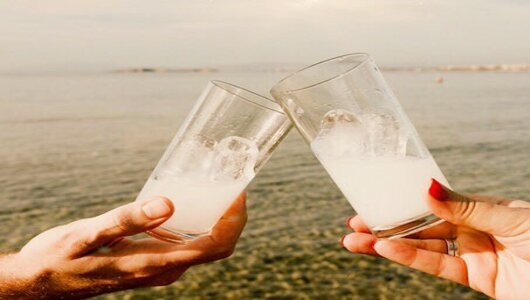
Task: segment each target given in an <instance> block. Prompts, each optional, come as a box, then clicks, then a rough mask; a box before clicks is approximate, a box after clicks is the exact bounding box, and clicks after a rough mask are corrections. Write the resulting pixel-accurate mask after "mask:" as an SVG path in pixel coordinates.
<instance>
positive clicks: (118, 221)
mask: <svg viewBox="0 0 530 300" xmlns="http://www.w3.org/2000/svg"><path fill="white" fill-rule="evenodd" d="M111 216H112V222H113V224H114V227H116V229H118V230H119V231H121V232H126V231H128V230H129V229H130V228H131V227H133V225H134V223H133V221H132V218H131V217H130V216H128V215H127V214H124V213H121V212H119V211H117V210H115V211H113V212H112V214H111Z"/></svg>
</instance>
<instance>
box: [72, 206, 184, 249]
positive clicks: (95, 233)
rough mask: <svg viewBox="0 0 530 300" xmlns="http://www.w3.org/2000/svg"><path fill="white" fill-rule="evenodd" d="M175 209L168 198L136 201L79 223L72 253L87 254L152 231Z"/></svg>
mask: <svg viewBox="0 0 530 300" xmlns="http://www.w3.org/2000/svg"><path fill="white" fill-rule="evenodd" d="M173 211H174V208H173V204H172V203H171V201H170V200H169V199H167V198H162V197H157V198H154V199H151V200H149V201H143V202H140V201H136V202H132V203H129V204H126V205H123V206H120V207H117V208H115V209H113V210H111V211H108V212H106V213H104V214H102V215H100V216H97V217H94V218H89V219H85V220H82V221H81V222H79V223H78V225H79V226H78V230H77V234H76V240H77V242H75V243H73V244H74V247H73V248H74V249H72V251H73V252H75V253H78V254H79V253H87V252H89V251H92V250H94V249H96V248H98V247H101V246H104V245H107V244H108V243H110V242H112V241H113V240H115V239H117V238H120V237H124V236H129V235H134V234H137V233H140V232H144V231H147V230H150V229H153V228H155V227H157V226H159V225H161V224H162V223H164V222H165V221H166V220H167V219H169V217H170V216H171V215H172V214H173Z"/></svg>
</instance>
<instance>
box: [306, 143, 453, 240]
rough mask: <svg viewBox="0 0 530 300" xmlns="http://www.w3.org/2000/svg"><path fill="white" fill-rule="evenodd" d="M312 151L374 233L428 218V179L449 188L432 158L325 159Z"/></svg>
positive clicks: (351, 157) (328, 157) (315, 150)
mask: <svg viewBox="0 0 530 300" xmlns="http://www.w3.org/2000/svg"><path fill="white" fill-rule="evenodd" d="M321 146H323V145H318V147H314V145H313V144H312V145H311V147H312V148H313V151H314V153H315V155H316V156H317V157H318V159H319V160H320V162H321V163H322V165H323V166H324V168H325V169H326V170H327V172H328V173H329V175H330V176H331V177H332V178H333V180H334V181H335V183H336V184H337V186H338V187H339V188H340V189H341V191H342V193H343V194H344V196H345V197H346V198H347V199H348V201H349V202H350V204H351V205H352V207H353V208H354V209H355V211H357V213H358V214H359V215H360V216H361V218H362V219H363V220H364V222H366V224H367V225H368V226H369V227H370V228H371V229H373V230H385V229H390V228H393V227H396V226H398V225H400V224H403V223H406V221H410V220H411V219H414V218H417V217H421V216H425V215H428V214H430V209H429V207H428V205H427V202H426V200H427V197H428V190H429V187H430V184H431V178H435V179H436V180H438V181H440V182H441V183H443V184H445V185H448V182H447V180H446V179H445V177H444V175H443V174H442V172H441V171H440V168H439V167H438V165H437V164H436V163H435V162H434V160H433V158H432V157H431V156H429V157H426V158H417V157H411V156H403V157H398V156H389V157H385V156H381V157H377V156H376V157H366V156H343V157H336V156H331V155H326V153H324V152H323V151H319V150H320V149H323V148H321Z"/></svg>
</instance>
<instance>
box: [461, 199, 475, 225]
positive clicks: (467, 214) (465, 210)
mask: <svg viewBox="0 0 530 300" xmlns="http://www.w3.org/2000/svg"><path fill="white" fill-rule="evenodd" d="M476 206H477V202H475V201H465V202H461V203H460V205H459V206H458V209H457V218H458V220H459V221H467V220H470V219H471V218H472V217H473V214H474V213H475V208H476Z"/></svg>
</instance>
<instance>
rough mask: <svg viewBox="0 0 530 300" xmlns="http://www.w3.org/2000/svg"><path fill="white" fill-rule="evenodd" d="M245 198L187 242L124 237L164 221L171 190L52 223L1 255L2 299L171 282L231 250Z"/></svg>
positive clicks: (74, 294)
mask: <svg viewBox="0 0 530 300" xmlns="http://www.w3.org/2000/svg"><path fill="white" fill-rule="evenodd" d="M245 199H246V196H245V194H241V195H240V196H239V198H238V199H237V200H236V201H235V202H234V203H233V204H232V206H231V207H230V208H229V209H228V210H227V212H226V213H225V215H224V216H223V217H222V219H221V220H220V221H219V223H218V224H217V225H216V226H215V227H214V228H213V230H212V234H211V235H210V236H206V237H202V238H199V239H196V240H193V241H191V242H189V243H187V244H185V245H177V244H171V243H167V242H163V241H159V240H155V239H151V238H146V239H140V240H132V239H129V238H127V237H126V236H130V235H134V234H137V233H140V232H144V231H146V230H150V229H153V228H155V227H157V226H159V225H160V224H162V223H163V222H164V221H166V220H167V219H168V218H169V217H170V216H171V215H172V214H173V210H174V208H173V205H172V204H171V202H170V201H169V200H168V199H165V198H157V199H153V200H150V201H146V202H133V203H130V204H127V205H124V206H121V207H118V208H116V209H114V210H111V211H109V212H107V213H105V214H103V215H100V216H97V217H94V218H89V219H82V220H78V221H75V222H73V223H70V224H67V225H63V226H59V227H55V228H52V229H50V230H48V231H45V232H43V233H41V234H39V235H38V236H36V237H35V238H33V239H32V240H31V241H30V242H29V243H28V244H27V245H25V246H24V247H23V248H22V250H20V252H18V253H15V254H9V255H5V256H2V257H0V299H58V298H61V299H68V298H75V299H79V298H84V297H89V296H94V295H98V294H102V293H107V292H112V291H118V290H124V289H130V288H135V287H145V286H159V285H168V284H171V283H172V282H174V281H176V280H177V279H178V278H179V277H180V276H181V275H182V274H183V273H184V272H185V271H186V270H187V269H188V268H189V267H190V266H193V265H196V264H201V263H205V262H209V261H214V260H218V259H221V258H226V257H228V256H230V255H231V254H232V252H233V250H234V247H235V245H236V242H237V240H238V238H239V236H240V234H241V232H242V230H243V227H244V226H245V223H246V220H247V216H246V207H245Z"/></svg>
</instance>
